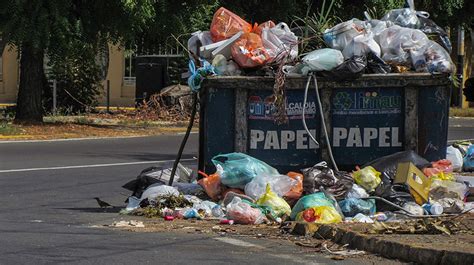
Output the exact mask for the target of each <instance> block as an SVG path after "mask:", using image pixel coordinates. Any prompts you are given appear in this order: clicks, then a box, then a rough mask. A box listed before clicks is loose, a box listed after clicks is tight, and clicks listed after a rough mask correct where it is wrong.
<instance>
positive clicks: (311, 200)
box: [290, 192, 334, 220]
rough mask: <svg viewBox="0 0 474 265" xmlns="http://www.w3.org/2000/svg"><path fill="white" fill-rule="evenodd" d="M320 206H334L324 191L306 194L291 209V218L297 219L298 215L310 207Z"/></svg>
mask: <svg viewBox="0 0 474 265" xmlns="http://www.w3.org/2000/svg"><path fill="white" fill-rule="evenodd" d="M318 206H330V207H334V205H333V204H332V202H331V201H330V200H329V199H328V198H327V197H326V195H325V194H324V193H323V192H317V193H313V194H310V195H306V196H304V197H302V198H301V199H299V200H298V202H297V203H296V204H295V206H293V209H292V210H291V215H290V217H291V220H295V218H296V215H297V214H298V213H300V212H302V211H304V210H306V209H308V208H311V207H318Z"/></svg>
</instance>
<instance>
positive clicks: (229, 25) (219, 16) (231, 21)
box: [211, 7, 252, 42]
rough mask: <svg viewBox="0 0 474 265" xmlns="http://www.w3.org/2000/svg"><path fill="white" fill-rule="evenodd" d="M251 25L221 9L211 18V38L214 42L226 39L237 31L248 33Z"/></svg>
mask: <svg viewBox="0 0 474 265" xmlns="http://www.w3.org/2000/svg"><path fill="white" fill-rule="evenodd" d="M251 29H252V25H250V24H249V23H247V21H245V20H243V19H242V18H241V17H239V16H237V15H236V14H234V13H232V12H230V11H229V10H227V9H225V8H223V7H221V8H219V9H218V10H217V11H216V13H214V17H213V18H212V23H211V37H212V40H213V41H214V42H218V41H221V40H225V39H228V38H230V37H232V36H234V35H235V34H236V33H238V32H239V31H243V32H244V33H245V32H250V30H251Z"/></svg>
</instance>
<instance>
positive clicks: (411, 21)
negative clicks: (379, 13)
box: [381, 8, 420, 28]
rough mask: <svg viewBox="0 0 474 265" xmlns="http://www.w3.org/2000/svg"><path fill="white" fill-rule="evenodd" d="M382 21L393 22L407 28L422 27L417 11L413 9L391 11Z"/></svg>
mask: <svg viewBox="0 0 474 265" xmlns="http://www.w3.org/2000/svg"><path fill="white" fill-rule="evenodd" d="M381 20H383V21H391V22H393V23H395V24H396V25H399V26H402V27H405V28H418V27H419V26H420V20H419V19H418V16H417V13H416V11H415V10H413V9H411V8H400V9H393V10H390V11H389V12H388V13H387V14H385V16H383V17H382V19H381Z"/></svg>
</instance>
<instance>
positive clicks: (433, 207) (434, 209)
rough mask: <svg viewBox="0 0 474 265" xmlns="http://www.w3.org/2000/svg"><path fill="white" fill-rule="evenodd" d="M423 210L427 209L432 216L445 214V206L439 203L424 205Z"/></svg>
mask: <svg viewBox="0 0 474 265" xmlns="http://www.w3.org/2000/svg"><path fill="white" fill-rule="evenodd" d="M422 207H423V209H425V210H426V211H427V212H428V213H429V214H432V215H440V214H442V213H443V206H441V204H439V203H437V202H433V203H425V204H423V205H422Z"/></svg>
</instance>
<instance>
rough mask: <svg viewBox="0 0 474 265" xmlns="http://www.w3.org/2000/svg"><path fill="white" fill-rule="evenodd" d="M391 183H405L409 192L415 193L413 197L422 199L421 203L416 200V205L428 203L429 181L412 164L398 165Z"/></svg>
mask: <svg viewBox="0 0 474 265" xmlns="http://www.w3.org/2000/svg"><path fill="white" fill-rule="evenodd" d="M393 183H405V184H407V185H408V186H409V187H410V191H412V192H415V193H416V195H418V196H416V195H415V196H414V197H415V198H416V197H419V198H421V199H422V202H420V201H419V198H418V200H417V203H418V204H421V203H425V202H427V201H428V194H429V193H430V186H431V179H429V178H427V177H426V176H425V174H423V172H421V170H419V169H418V168H417V167H416V166H415V165H413V164H412V163H410V162H408V163H400V164H398V167H397V174H396V176H395V180H394V181H393Z"/></svg>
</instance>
